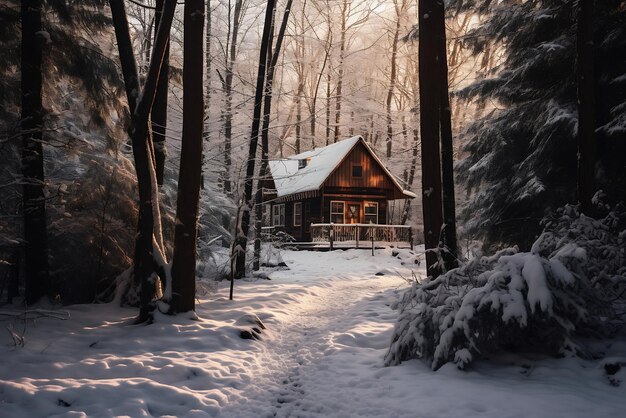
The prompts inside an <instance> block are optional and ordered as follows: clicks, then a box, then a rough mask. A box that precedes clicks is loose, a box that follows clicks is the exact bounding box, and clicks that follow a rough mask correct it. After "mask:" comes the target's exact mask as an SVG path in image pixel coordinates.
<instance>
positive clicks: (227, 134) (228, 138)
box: [223, 0, 243, 193]
mask: <svg viewBox="0 0 626 418" xmlns="http://www.w3.org/2000/svg"><path fill="white" fill-rule="evenodd" d="M229 5H230V2H229ZM242 6H243V0H235V10H234V13H233V20H232V23H231V22H230V21H229V25H232V26H231V27H232V33H231V39H230V49H229V51H228V57H227V60H226V76H225V78H224V83H223V87H224V94H225V95H226V103H225V109H224V178H223V186H224V191H225V192H226V193H230V192H231V191H232V186H231V181H230V168H231V165H232V143H233V75H234V73H233V71H234V67H235V60H236V59H237V47H238V46H239V44H238V37H239V25H240V23H241V9H242ZM229 14H230V10H229Z"/></svg>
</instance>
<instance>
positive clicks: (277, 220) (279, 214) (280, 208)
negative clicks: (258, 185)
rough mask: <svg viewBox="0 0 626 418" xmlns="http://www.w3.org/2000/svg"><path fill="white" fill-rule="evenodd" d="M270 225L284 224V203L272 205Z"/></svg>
mask: <svg viewBox="0 0 626 418" xmlns="http://www.w3.org/2000/svg"><path fill="white" fill-rule="evenodd" d="M272 225H274V226H285V205H284V204H281V205H274V206H272Z"/></svg>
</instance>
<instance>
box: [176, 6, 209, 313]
mask: <svg viewBox="0 0 626 418" xmlns="http://www.w3.org/2000/svg"><path fill="white" fill-rule="evenodd" d="M184 28H185V29H184V51H183V52H184V56H183V139H182V150H181V155H180V172H179V176H178V197H177V204H176V218H177V222H176V229H175V232H174V256H173V258H172V309H173V310H174V311H175V312H186V311H191V310H193V309H194V307H195V303H194V301H195V297H196V287H195V286H196V242H197V238H198V200H199V197H200V183H201V176H202V129H203V125H204V97H203V89H202V84H203V72H202V68H203V65H204V56H203V53H202V50H203V48H202V45H203V30H204V0H186V1H185V10H184Z"/></svg>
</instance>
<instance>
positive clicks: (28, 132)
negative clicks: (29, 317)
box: [21, 0, 50, 304]
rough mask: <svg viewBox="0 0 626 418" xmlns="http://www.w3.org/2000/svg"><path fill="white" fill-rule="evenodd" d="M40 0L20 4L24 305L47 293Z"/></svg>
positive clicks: (42, 39) (42, 41)
mask: <svg viewBox="0 0 626 418" xmlns="http://www.w3.org/2000/svg"><path fill="white" fill-rule="evenodd" d="M41 8H42V6H41V0H32V1H26V0H23V1H22V2H21V20H22V52H21V77H22V78H21V90H22V96H21V99H22V115H21V129H22V175H23V180H22V181H23V196H22V202H23V211H24V240H25V244H24V258H25V260H24V265H25V278H26V302H27V303H29V304H32V303H35V302H37V300H39V298H41V297H42V296H43V295H44V294H45V293H46V292H49V291H50V283H49V268H48V245H47V241H48V233H47V228H46V198H45V194H44V185H45V178H44V167H43V145H42V144H43V106H42V98H41V86H42V73H41V63H42V48H43V44H44V42H45V36H44V33H43V32H42V28H41Z"/></svg>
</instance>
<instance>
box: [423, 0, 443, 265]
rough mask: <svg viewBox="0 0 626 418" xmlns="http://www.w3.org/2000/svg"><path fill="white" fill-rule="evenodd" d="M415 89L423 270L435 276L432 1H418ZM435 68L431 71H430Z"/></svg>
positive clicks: (437, 225) (438, 206)
mask: <svg viewBox="0 0 626 418" xmlns="http://www.w3.org/2000/svg"><path fill="white" fill-rule="evenodd" d="M418 7H419V50H418V55H419V89H420V134H421V139H422V155H421V157H422V208H423V216H424V244H425V247H426V270H427V273H428V275H429V276H432V277H436V276H437V275H438V274H439V272H440V266H439V265H438V257H437V253H436V252H435V251H434V250H435V249H436V248H438V247H439V241H440V240H439V234H440V232H441V226H442V224H443V215H442V191H441V163H440V155H439V129H440V125H439V106H440V100H441V94H440V92H439V89H438V85H439V74H438V72H437V71H436V69H437V66H438V62H437V60H438V59H439V56H438V51H439V49H438V40H437V38H436V36H437V22H436V19H431V17H432V16H436V12H437V11H436V7H437V6H436V5H435V2H433V1H430V0H419V3H418ZM433 69H435V71H433Z"/></svg>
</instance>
